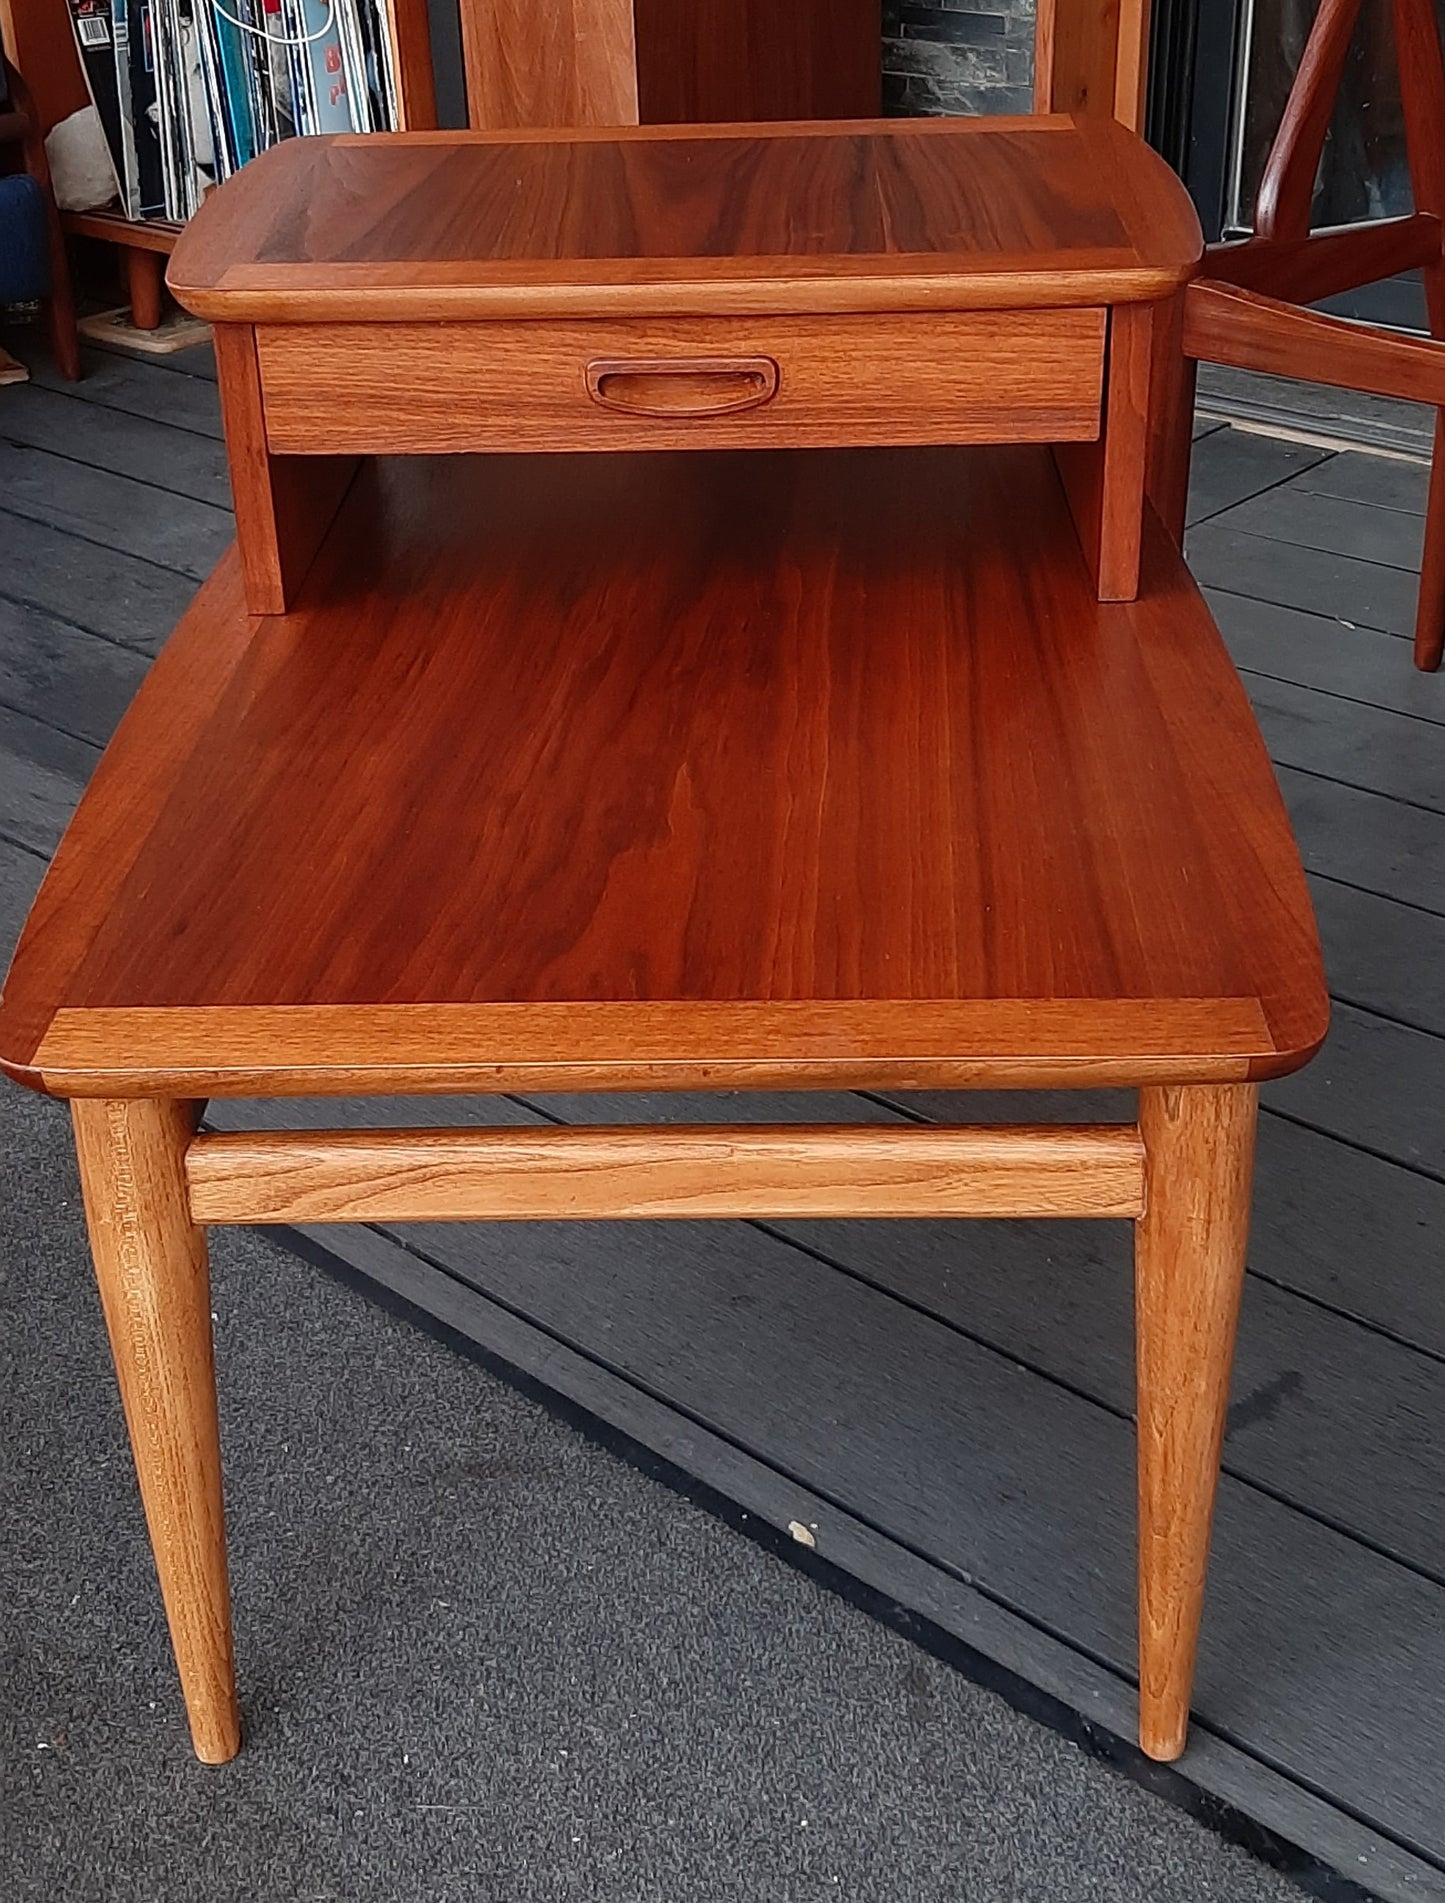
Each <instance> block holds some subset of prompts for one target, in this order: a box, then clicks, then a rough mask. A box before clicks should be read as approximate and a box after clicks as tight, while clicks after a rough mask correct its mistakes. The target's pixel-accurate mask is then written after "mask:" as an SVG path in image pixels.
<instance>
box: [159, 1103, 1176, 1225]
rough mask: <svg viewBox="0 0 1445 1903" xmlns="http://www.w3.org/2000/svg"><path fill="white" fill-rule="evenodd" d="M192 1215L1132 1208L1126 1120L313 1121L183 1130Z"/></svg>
mask: <svg viewBox="0 0 1445 1903" xmlns="http://www.w3.org/2000/svg"><path fill="white" fill-rule="evenodd" d="M186 1178H187V1183H188V1186H189V1193H190V1206H191V1212H192V1214H193V1216H194V1217H195V1219H196V1220H197V1221H198V1222H207V1223H210V1222H261V1223H277V1222H469V1221H477V1220H497V1219H503V1220H526V1221H533V1220H538V1219H546V1218H559V1217H562V1218H566V1219H568V1220H574V1221H575V1220H589V1221H590V1220H593V1219H597V1218H604V1217H605V1218H614V1217H621V1218H634V1217H646V1218H659V1217H660V1218H688V1219H691V1218H698V1217H723V1216H772V1217H779V1218H781V1217H784V1216H788V1217H799V1218H801V1217H805V1216H859V1217H863V1216H872V1217H878V1216H1095V1217H1130V1216H1137V1215H1138V1214H1139V1212H1140V1210H1141V1209H1142V1207H1143V1184H1144V1149H1143V1144H1142V1142H1141V1141H1140V1138H1139V1133H1138V1131H1137V1130H1136V1129H1135V1128H1134V1126H1133V1125H1132V1124H1120V1125H1107V1124H1104V1125H1086V1124H1079V1125H1072V1126H1069V1127H1067V1128H1063V1129H1036V1128H1008V1127H1003V1126H1000V1127H997V1128H988V1129H965V1130H940V1129H926V1130H925V1129H879V1130H871V1129H868V1128H867V1127H866V1126H861V1127H860V1126H859V1125H856V1124H848V1125H845V1126H840V1127H838V1126H830V1125H812V1126H809V1127H807V1128H797V1127H795V1126H785V1127H783V1128H781V1129H771V1128H768V1127H767V1126H755V1127H753V1128H749V1129H731V1130H728V1129H723V1130H719V1129H718V1128H716V1127H714V1126H707V1127H703V1128H692V1127H688V1126H680V1127H679V1126H674V1127H671V1128H668V1129H665V1130H657V1129H608V1128H595V1129H589V1130H540V1131H538V1130H426V1131H414V1130H391V1131H385V1130H330V1131H328V1130H313V1131H306V1132H296V1131H273V1132H261V1133H252V1132H248V1133H246V1134H244V1135H231V1134H226V1135H221V1136H206V1137H200V1138H198V1139H197V1140H196V1141H195V1142H194V1143H193V1144H192V1145H191V1147H190V1150H189V1152H188V1154H187V1158H186Z"/></svg>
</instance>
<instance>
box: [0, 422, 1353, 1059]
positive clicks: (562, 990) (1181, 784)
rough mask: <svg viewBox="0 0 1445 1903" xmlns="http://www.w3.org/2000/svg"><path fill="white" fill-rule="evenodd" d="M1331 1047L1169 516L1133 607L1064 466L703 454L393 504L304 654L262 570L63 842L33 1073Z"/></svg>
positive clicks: (386, 496) (222, 597)
mask: <svg viewBox="0 0 1445 1903" xmlns="http://www.w3.org/2000/svg"><path fill="white" fill-rule="evenodd" d="M258 921H264V930H258V929H257V922H258ZM444 1008H451V1009H454V1010H456V1011H458V1012H460V1013H461V1014H462V1015H461V1017H460V1018H452V1019H451V1020H449V1022H448V1023H447V1025H446V1026H445V1027H443V1026H441V1025H439V1024H438V1023H435V1022H432V1021H430V1020H428V1019H427V1018H426V1015H425V1014H426V1013H428V1012H430V1011H433V1010H439V1009H444ZM293 1010H295V1011H300V1012H302V1013H313V1014H315V1015H314V1017H312V1018H311V1019H309V1020H306V1021H304V1022H303V1023H302V1024H299V1025H298V1023H297V1022H296V1020H295V1018H294V1017H293V1016H292V1015H291V1012H292V1011H293ZM532 1011H538V1012H541V1013H542V1014H543V1015H542V1016H541V1017H540V1018H538V1019H532V1018H530V1017H529V1015H528V1014H529V1013H530V1012H532ZM408 1012H417V1013H420V1014H421V1017H420V1019H419V1020H418V1021H413V1023H414V1028H415V1031H416V1035H415V1036H414V1037H412V1038H411V1039H410V1040H408V1038H407V1037H406V1036H405V1035H404V1034H403V1032H404V1023H403V1025H402V1026H401V1027H399V1025H398V1021H397V1020H398V1014H399V1013H400V1014H403V1017H404V1014H405V1013H408ZM468 1012H470V1013H472V1014H473V1015H472V1016H470V1017H468V1016H467V1015H466V1014H467V1013H468ZM328 1013H329V1014H330V1015H329V1018H328V1017H327V1015H326V1014H328ZM171 1014H178V1015H171ZM814 1014H816V1016H815V1015H814ZM307 1023H309V1025H310V1028H309V1029H307V1028H306V1025H307ZM1325 1023H1326V1001H1325V992H1324V984H1323V978H1322V974H1321V970H1320V964H1319V954H1318V947H1317V943H1316V939H1315V931H1314V923H1313V919H1312V916H1311V912H1310V907H1309V902H1308V899H1307V896H1306V893H1305V889H1304V883H1303V878H1302V874H1301V871H1300V867H1299V861H1298V856H1297V853H1296V850H1295V847H1294V843H1293V840H1292V838H1291V835H1290V832H1289V827H1288V824H1287V822H1286V819H1285V816H1284V812H1283V809H1282V807H1281V804H1280V800H1279V796H1278V793H1277V791H1276V788H1275V784H1274V779H1273V775H1272V773H1271V771H1270V767H1269V762H1268V760H1267V758H1266V756H1265V752H1264V748H1263V745H1262V743H1261V741H1260V738H1259V735H1258V732H1257V729H1256V728H1255V725H1254V722H1253V718H1252V716H1251V714H1250V711H1249V707H1248V704H1247V702H1246V700H1245V697H1244V693H1243V690H1242V688H1241V686H1240V684H1239V681H1238V678H1237V676H1236V675H1235V672H1234V670H1233V668H1232V667H1231V665H1230V663H1229V660H1228V657H1227V655H1226V654H1225V652H1224V649H1223V647H1222V644H1221V643H1220V641H1219V637H1218V635H1217V633H1216V631H1215V629H1214V627H1213V624H1212V622H1211V621H1210V618H1209V616H1208V613H1207V611H1206V610H1205V608H1204V606H1203V604H1202V602H1201V601H1200V599H1199V596H1198V594H1197V591H1196V590H1195V588H1194V586H1193V584H1192V582H1191V581H1190V579H1189V577H1188V575H1187V573H1186V572H1185V570H1184V568H1183V565H1182V563H1181V561H1180V559H1179V556H1178V554H1177V551H1175V550H1174V549H1173V548H1172V547H1170V546H1169V544H1168V543H1167V540H1166V538H1165V537H1164V536H1163V534H1162V533H1161V532H1160V531H1159V530H1158V528H1157V525H1154V526H1152V527H1151V530H1150V534H1149V535H1148V537H1146V549H1145V560H1144V567H1143V586H1142V590H1141V594H1140V598H1139V600H1138V601H1137V602H1135V603H1131V604H1123V605H1119V606H1101V605H1100V604H1099V603H1098V602H1097V601H1095V600H1094V598H1093V595H1092V592H1091V584H1090V578H1089V575H1088V573H1087V571H1086V569H1085V566H1084V563H1083V560H1082V558H1081V556H1080V554H1079V551H1078V546H1077V541H1076V538H1075V536H1074V534H1073V529H1072V524H1071V522H1070V520H1069V517H1068V513H1067V510H1066V508H1065V505H1064V501H1063V498H1062V495H1061V493H1060V491H1059V489H1058V487H1057V483H1056V481H1055V478H1054V476H1053V473H1052V469H1051V465H1050V463H1049V459H1048V454H1047V452H1046V451H1043V450H1031V449H1028V448H1014V449H999V450H992V449H990V450H977V451H968V450H904V451H891V450H889V451H884V450H874V451H868V450H858V451H848V452H842V451H838V452H834V451H807V452H798V451H792V452H777V453H770V452H766V451H757V452H751V453H749V454H748V455H746V456H730V455H727V454H711V453H707V452H703V453H694V454H677V455H672V454H669V453H667V452H659V453H656V454H649V455H643V456H637V457H621V456H618V457H588V456H579V457H557V456H553V457H536V458H532V457H520V456H514V457H503V458H485V457H482V458H471V459H457V460H452V459H445V458H430V459H413V460H409V461H406V462H404V463H401V464H398V465H395V466H383V467H376V466H373V467H371V468H369V469H368V470H366V471H365V472H364V474H363V478H362V479H361V480H360V481H359V482H358V483H357V484H356V485H355V486H354V487H353V489H352V490H351V492H350V494H349V496H348V498H347V501H346V503H345V504H344V506H343V509H342V512H341V515H340V517H339V518H338V521H337V524H336V527H335V529H334V530H333V532H332V535H331V537H330V538H329V540H328V542H327V544H326V546H325V548H324V549H323V550H322V553H321V555H320V556H319V557H318V559H317V561H316V563H315V564H314V565H313V567H312V571H311V574H310V577H309V579H308V581H307V584H306V587H305V589H304V590H303V593H302V597H301V601H300V604H299V606H298V608H297V609H296V611H295V612H293V613H292V614H290V615H287V616H284V617H264V618H260V619H257V620H253V621H251V622H249V623H248V622H247V621H246V618H245V615H244V611H243V608H242V604H241V602H240V600H239V597H238V593H237V589H236V574H235V564H234V558H228V559H227V560H226V562H225V563H223V565H222V570H221V572H220V574H219V575H218V577H217V579H216V580H215V582H214V583H213V584H211V585H210V586H208V588H207V589H206V590H205V591H203V594H202V596H201V598H200V600H199V601H198V603H197V605H196V607H195V609H193V611H192V612H191V614H190V615H189V616H188V617H187V618H186V620H185V621H184V622H183V624H182V626H181V628H180V629H179V631H178V632H177V634H176V635H175V636H174V637H173V639H172V641H171V642H170V644H169V645H168V646H167V648H166V650H165V652H164V653H163V655H162V657H161V659H160V661H159V662H158V663H157V666H156V668H155V670H154V671H153V673H152V675H151V676H150V678H149V679H148V681H147V683H146V685H145V686H144V687H143V689H142V691H141V693H140V695H139V697H138V698H137V700H136V702H135V704H134V706H133V708H132V709H131V711H130V713H129V714H128V715H127V717H126V720H125V721H124V722H123V724H122V727H121V729H120V731H119V733H118V735H117V738H116V740H115V741H114V742H113V744H112V747H111V749H110V750H109V752H108V753H107V756H106V758H105V760H104V761H103V762H102V765H101V768H100V771H99V773H98V775H97V779H96V782H95V784H94V786H93V787H92V789H91V791H90V792H89V793H88V794H87V796H86V798H85V799H84V801H83V802H82V804H81V807H80V810H79V812H78V814H77V816H76V819H75V820H74V822H73V823H72V826H71V828H70V831H69V833H68V834H67V837H66V839H65V841H64V842H63V844H62V846H61V848H60V851H59V853H58V855H57V857H56V860H55V864H54V866H53V868H52V870H51V872H50V874H49V876H48V878H47V880H46V883H45V886H44V887H43V888H42V892H41V895H40V898H39V900H38V902H37V908H36V912H35V914H34V915H33V917H32V920H31V923H30V924H29V926H28V927H27V929H26V932H25V934H24V936H23V938H22V941H21V945H20V948H19V950H18V951H17V954H16V959H15V963H14V966H13V967H12V970H11V973H10V976H9V978H8V979H7V981H6V986H5V993H4V999H3V1004H0V1057H3V1060H4V1062H5V1064H6V1067H7V1068H9V1069H11V1070H12V1071H13V1072H14V1073H16V1074H18V1075H20V1076H22V1077H23V1078H25V1079H27V1080H28V1081H31V1082H34V1083H41V1084H44V1085H47V1086H48V1087H49V1088H50V1089H52V1090H55V1091H57V1092H59V1093H60V1094H69V1093H71V1092H72V1091H76V1090H81V1091H93V1090H95V1089H96V1088H97V1086H98V1085H99V1086H100V1087H101V1088H103V1089H104V1090H106V1091H107V1092H108V1094H110V1095H124V1094H130V1093H140V1094H145V1093H152V1092H155V1091H157V1090H161V1089H164V1088H168V1087H169V1088H174V1082H175V1079H176V1077H177V1076H178V1075H180V1074H185V1075H191V1076H196V1077H199V1076H201V1075H204V1076H205V1077H206V1080H207V1083H206V1089H207V1093H208V1094H212V1093H214V1094H221V1093H223V1092H225V1091H227V1090H235V1089H239V1088H242V1087H246V1086H249V1085H250V1084H251V1083H253V1082H254V1080H255V1078H256V1077H257V1076H259V1075H266V1074H268V1073H269V1074H271V1075H272V1076H274V1077H276V1078H281V1077H284V1078H285V1080H286V1082H285V1087H286V1088H287V1089H294V1090H298V1091H306V1090H311V1089H316V1090H321V1091H326V1090H335V1089H340V1088H345V1087H347V1084H348V1083H351V1084H354V1085H356V1087H363V1080H364V1087H366V1088H372V1089H386V1088H388V1087H395V1088H400V1087H402V1084H401V1080H402V1079H403V1078H405V1079H407V1080H408V1081H411V1080H413V1079H415V1077H416V1076H417V1075H418V1073H419V1072H420V1073H421V1074H423V1075H427V1076H431V1077H433V1078H437V1079H439V1080H440V1081H439V1082H438V1083H437V1084H436V1085H435V1087H440V1088H445V1087H447V1084H446V1081H445V1080H446V1078H447V1077H451V1078H453V1079H455V1080H456V1082H457V1087H461V1088H468V1087H482V1088H495V1089H506V1088H509V1087H515V1085H516V1082H517V1079H518V1077H519V1075H520V1076H524V1077H527V1078H533V1079H534V1078H535V1077H536V1076H537V1075H538V1073H539V1070H545V1069H546V1067H547V1065H548V1064H551V1065H552V1066H553V1067H554V1075H556V1074H558V1073H561V1074H562V1075H568V1074H569V1072H570V1074H571V1075H573V1076H577V1077H578V1080H579V1081H583V1082H585V1081H586V1080H588V1079H589V1078H590V1081H591V1082H592V1083H593V1084H594V1085H595V1086H604V1085H606V1084H609V1083H610V1084H612V1085H614V1086H618V1085H620V1083H621V1082H622V1080H623V1079H624V1078H626V1077H628V1076H636V1077H656V1076H658V1075H659V1073H665V1072H667V1070H668V1067H669V1066H671V1067H672V1071H671V1074H672V1075H673V1076H675V1077H678V1078H679V1079H681V1078H684V1077H685V1078H688V1079H691V1080H696V1079H698V1078H704V1079H705V1078H706V1077H707V1076H708V1075H710V1074H714V1070H713V1067H714V1060H715V1061H716V1073H715V1074H716V1075H718V1076H719V1077H721V1076H723V1075H725V1074H727V1072H728V1069H729V1066H736V1067H737V1070H738V1071H739V1072H740V1073H741V1074H742V1075H743V1076H745V1077H747V1078H748V1079H750V1080H752V1081H755V1082H759V1083H761V1082H764V1081H766V1080H768V1079H770V1078H771V1079H772V1080H774V1081H782V1080H784V1079H786V1078H789V1077H792V1078H793V1079H794V1080H796V1079H797V1078H798V1077H799V1076H800V1075H801V1076H812V1077H818V1076H823V1075H831V1076H832V1077H834V1078H839V1077H841V1076H844V1075H846V1074H847V1072H848V1069H849V1066H850V1065H851V1066H852V1067H853V1069H854V1072H855V1081H858V1082H861V1081H863V1076H867V1077H870V1078H871V1077H872V1076H874V1075H878V1074H885V1073H888V1072H889V1071H890V1068H891V1070H892V1074H893V1075H894V1076H895V1077H897V1076H899V1075H900V1073H901V1074H903V1075H907V1076H910V1077H912V1078H913V1079H915V1080H916V1081H919V1082H920V1083H921V1082H924V1081H926V1080H927V1079H928V1078H929V1076H930V1073H931V1074H932V1076H933V1077H934V1078H935V1079H936V1080H937V1081H939V1082H942V1081H943V1080H944V1079H947V1080H949V1081H952V1082H972V1083H980V1084H985V1083H988V1082H990V1081H993V1082H995V1083H1001V1082H1003V1081H1004V1080H1011V1081H1015V1082H1018V1081H1026V1080H1027V1081H1033V1082H1038V1083H1044V1082H1046V1081H1047V1080H1048V1079H1049V1078H1050V1077H1053V1078H1055V1079H1059V1080H1074V1081H1080V1080H1081V1079H1082V1077H1083V1076H1085V1075H1093V1076H1099V1075H1103V1074H1107V1075H1109V1076H1111V1077H1113V1078H1115V1079H1117V1080H1124V1079H1126V1078H1127V1077H1128V1075H1129V1074H1130V1072H1131V1071H1132V1072H1133V1074H1134V1076H1135V1079H1136V1080H1137V1079H1139V1078H1142V1077H1155V1078H1168V1077H1170V1076H1173V1077H1176V1078H1187V1077H1200V1076H1204V1077H1215V1078H1219V1077H1234V1078H1240V1077H1244V1076H1248V1075H1251V1074H1255V1075H1266V1074H1272V1073H1276V1072H1279V1071H1282V1070H1287V1069H1290V1068H1292V1067H1293V1066H1294V1065H1296V1064H1298V1063H1300V1062H1302V1061H1303V1060H1304V1058H1305V1057H1307V1056H1308V1055H1309V1054H1310V1052H1311V1051H1312V1050H1313V1049H1314V1048H1315V1046H1316V1045H1317V1044H1318V1042H1319V1040H1320V1038H1321V1037H1322V1036H1323V1033H1324V1028H1325ZM87 1027H90V1028H89V1029H88V1028H87ZM864 1030H866V1032H867V1038H866V1040H865V1041H864V1042H862V1043H860V1042H858V1039H859V1036H860V1032H862V1031H864ZM439 1033H440V1034H442V1041H441V1042H439V1043H437V1042H429V1041H428V1040H429V1038H431V1037H433V1036H436V1035H438V1034H439ZM509 1036H511V1037H512V1040H513V1041H511V1042H509V1041H508V1037H509ZM714 1040H715V1042H714ZM233 1066H234V1068H232V1067H233ZM857 1073H862V1074H863V1076H860V1075H857ZM478 1078H487V1079H489V1082H486V1083H483V1084H480V1085H476V1084H475V1080H476V1079H478ZM388 1079H389V1080H391V1081H390V1085H389V1084H388Z"/></svg>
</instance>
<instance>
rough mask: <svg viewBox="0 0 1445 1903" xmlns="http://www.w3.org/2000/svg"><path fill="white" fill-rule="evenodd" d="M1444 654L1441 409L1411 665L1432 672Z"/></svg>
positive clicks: (1444, 429)
mask: <svg viewBox="0 0 1445 1903" xmlns="http://www.w3.org/2000/svg"><path fill="white" fill-rule="evenodd" d="M1442 654H1445V410H1437V411H1436V413H1435V452H1434V456H1433V459H1432V461H1431V463H1430V496H1429V500H1428V501H1427V502H1426V504H1425V552H1424V558H1423V560H1422V561H1421V563H1420V600H1419V606H1418V607H1417V609H1416V611H1415V665H1416V667H1418V668H1419V669H1420V670H1421V672H1422V673H1425V674H1433V673H1434V672H1435V670H1436V668H1437V667H1439V665H1440V660H1441V656H1442Z"/></svg>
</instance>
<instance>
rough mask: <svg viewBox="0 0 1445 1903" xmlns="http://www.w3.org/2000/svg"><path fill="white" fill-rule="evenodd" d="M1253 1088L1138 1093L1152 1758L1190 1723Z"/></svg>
mask: <svg viewBox="0 0 1445 1903" xmlns="http://www.w3.org/2000/svg"><path fill="white" fill-rule="evenodd" d="M1258 1098H1259V1092H1258V1090H1257V1088H1256V1087H1255V1086H1254V1085H1253V1084H1224V1085H1203V1084H1192V1085H1183V1086H1168V1087H1162V1086H1156V1087H1153V1088H1150V1089H1145V1090H1142V1091H1141V1092H1140V1093H1139V1129H1140V1133H1141V1135H1142V1136H1143V1139H1144V1150H1145V1159H1146V1160H1145V1208H1144V1214H1143V1215H1142V1216H1141V1217H1140V1218H1139V1220H1138V1222H1137V1224H1136V1225H1135V1243H1134V1261H1135V1305H1136V1321H1137V1354H1138V1361H1137V1381H1138V1423H1139V1742H1140V1745H1141V1746H1142V1748H1143V1749H1144V1750H1145V1751H1146V1752H1147V1753H1148V1754H1149V1756H1150V1757H1152V1758H1162V1759H1169V1758H1177V1757H1178V1756H1179V1754H1180V1752H1181V1751H1182V1750H1183V1749H1184V1738H1185V1733H1186V1731H1187V1729H1188V1724H1189V1694H1190V1688H1191V1686H1192V1684H1193V1679H1194V1657H1195V1651H1196V1648H1197V1645H1198V1638H1199V1617H1200V1613H1201V1610H1202V1609H1203V1604H1204V1575H1205V1569H1206V1566H1207V1564H1208V1560H1209V1533H1210V1523H1211V1521H1212V1518H1213V1513H1214V1494H1215V1488H1216V1485H1217V1482H1218V1478H1219V1454H1220V1447H1221V1444H1222V1442H1223V1438H1224V1417H1225V1408H1226V1405H1227V1403H1228V1399H1229V1373H1230V1363H1231V1360H1232V1357H1233V1350H1234V1331H1235V1323H1236V1320H1237V1318H1238V1314H1239V1298H1240V1294H1241V1291H1242V1288H1243V1282H1244V1259H1245V1244H1246V1240H1247V1237H1248V1231H1249V1199H1250V1183H1251V1178H1252V1175H1253V1165H1254V1129H1255V1116H1256V1110H1257V1106H1258Z"/></svg>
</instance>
